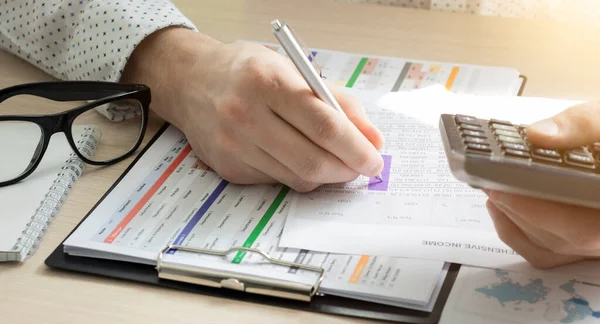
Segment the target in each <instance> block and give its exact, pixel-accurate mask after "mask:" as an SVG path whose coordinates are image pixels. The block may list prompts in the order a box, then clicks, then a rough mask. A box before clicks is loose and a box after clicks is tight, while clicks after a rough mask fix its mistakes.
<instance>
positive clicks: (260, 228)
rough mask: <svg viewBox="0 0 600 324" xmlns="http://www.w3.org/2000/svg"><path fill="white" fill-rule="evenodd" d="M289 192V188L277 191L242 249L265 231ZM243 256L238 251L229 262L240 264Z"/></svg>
mask: <svg viewBox="0 0 600 324" xmlns="http://www.w3.org/2000/svg"><path fill="white" fill-rule="evenodd" d="M289 191H290V188H288V187H286V186H284V187H283V188H281V191H279V193H278V194H277V197H275V200H273V202H272V203H271V205H270V206H269V209H267V211H266V212H265V214H264V215H263V217H262V218H261V219H260V221H259V222H258V224H256V227H255V228H254V230H252V233H250V235H249V236H248V238H247V239H246V241H245V242H244V244H243V245H242V246H243V247H246V248H249V247H252V245H253V244H254V242H255V241H256V239H257V238H258V236H259V235H260V233H261V232H262V231H263V229H265V226H267V224H268V223H269V221H270V220H271V217H273V215H274V214H275V212H276V211H277V209H278V208H279V205H281V203H282V202H283V199H284V198H285V196H286V195H287V193H288V192H289ZM245 255H246V251H239V252H238V253H237V254H236V255H235V257H234V258H233V261H231V263H235V264H240V262H242V260H243V259H244V256H245Z"/></svg>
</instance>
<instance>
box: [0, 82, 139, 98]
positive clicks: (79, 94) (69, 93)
mask: <svg viewBox="0 0 600 324" xmlns="http://www.w3.org/2000/svg"><path fill="white" fill-rule="evenodd" d="M139 89H141V88H140V87H138V86H137V85H127V84H119V83H110V82H68V81H67V82H41V83H28V84H22V85H17V86H13V87H9V88H6V89H3V90H0V103H1V102H2V101H4V100H6V99H8V98H10V97H13V96H16V95H22V94H28V95H32V96H37V97H42V98H46V99H50V100H54V101H81V100H98V99H102V98H105V97H107V96H111V95H116V94H119V93H123V92H126V91H133V90H139Z"/></svg>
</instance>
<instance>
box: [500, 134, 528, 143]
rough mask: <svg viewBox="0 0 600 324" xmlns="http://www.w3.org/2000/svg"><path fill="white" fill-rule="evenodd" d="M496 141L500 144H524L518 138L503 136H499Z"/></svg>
mask: <svg viewBox="0 0 600 324" xmlns="http://www.w3.org/2000/svg"><path fill="white" fill-rule="evenodd" d="M498 140H500V141H501V142H508V143H519V144H525V142H524V141H523V140H522V139H520V138H516V137H510V136H504V135H499V136H498Z"/></svg>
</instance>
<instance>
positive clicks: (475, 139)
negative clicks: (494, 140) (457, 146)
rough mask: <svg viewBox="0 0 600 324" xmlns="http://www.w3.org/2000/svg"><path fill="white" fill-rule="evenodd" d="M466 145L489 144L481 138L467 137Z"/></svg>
mask: <svg viewBox="0 0 600 324" xmlns="http://www.w3.org/2000/svg"><path fill="white" fill-rule="evenodd" d="M465 142H466V143H478V144H487V143H488V142H487V140H486V139H485V138H481V137H473V136H465Z"/></svg>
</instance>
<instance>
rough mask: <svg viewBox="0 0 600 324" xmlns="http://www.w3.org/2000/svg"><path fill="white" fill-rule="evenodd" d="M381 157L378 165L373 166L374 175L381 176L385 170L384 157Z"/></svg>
mask: <svg viewBox="0 0 600 324" xmlns="http://www.w3.org/2000/svg"><path fill="white" fill-rule="evenodd" d="M378 156H379V161H378V163H376V164H373V167H372V168H371V170H372V172H371V173H372V174H377V175H378V174H379V173H381V171H382V170H383V166H384V162H383V157H381V155H378Z"/></svg>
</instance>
